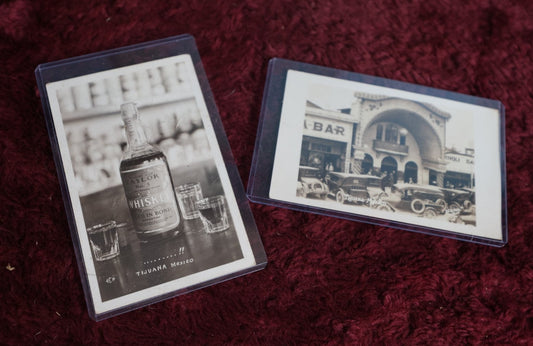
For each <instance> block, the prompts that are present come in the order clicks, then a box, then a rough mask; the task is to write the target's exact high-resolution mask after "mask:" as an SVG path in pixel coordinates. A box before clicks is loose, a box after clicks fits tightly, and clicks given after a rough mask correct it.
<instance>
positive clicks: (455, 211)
mask: <svg viewBox="0 0 533 346" xmlns="http://www.w3.org/2000/svg"><path fill="white" fill-rule="evenodd" d="M449 208H450V211H451V212H452V214H459V213H460V212H461V206H460V205H459V203H457V202H452V203H450V207H449Z"/></svg>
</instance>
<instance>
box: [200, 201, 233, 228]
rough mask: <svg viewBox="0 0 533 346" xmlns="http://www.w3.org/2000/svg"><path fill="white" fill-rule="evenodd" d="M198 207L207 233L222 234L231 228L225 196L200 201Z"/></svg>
mask: <svg viewBox="0 0 533 346" xmlns="http://www.w3.org/2000/svg"><path fill="white" fill-rule="evenodd" d="M196 205H197V206H198V210H199V211H200V217H201V219H202V222H203V224H204V227H205V231H206V232H207V233H216V232H222V231H225V230H227V229H228V228H229V221H228V214H227V211H226V200H225V198H224V196H213V197H207V198H204V199H202V200H199V201H198V202H197V203H196Z"/></svg>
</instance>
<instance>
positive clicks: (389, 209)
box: [377, 204, 394, 212]
mask: <svg viewBox="0 0 533 346" xmlns="http://www.w3.org/2000/svg"><path fill="white" fill-rule="evenodd" d="M377 209H378V210H381V211H389V212H390V211H394V210H392V208H391V207H389V206H388V205H386V204H382V205H380V206H378V207H377Z"/></svg>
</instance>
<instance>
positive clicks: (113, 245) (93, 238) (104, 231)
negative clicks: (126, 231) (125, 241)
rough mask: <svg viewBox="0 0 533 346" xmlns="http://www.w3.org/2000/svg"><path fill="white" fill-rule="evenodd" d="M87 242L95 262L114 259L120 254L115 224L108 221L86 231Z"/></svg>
mask: <svg viewBox="0 0 533 346" xmlns="http://www.w3.org/2000/svg"><path fill="white" fill-rule="evenodd" d="M87 234H88V236H89V242H90V244H91V248H92V250H93V254H94V258H95V259H96V260H97V261H105V260H108V259H111V258H115V257H117V256H118V255H119V254H120V247H119V243H118V232H117V223H116V222H115V221H109V222H107V223H104V224H99V225H95V226H92V227H90V228H88V229H87Z"/></svg>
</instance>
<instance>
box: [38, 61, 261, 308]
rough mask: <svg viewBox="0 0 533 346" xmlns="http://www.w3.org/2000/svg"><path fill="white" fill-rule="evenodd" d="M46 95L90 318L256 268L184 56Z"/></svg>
mask: <svg viewBox="0 0 533 346" xmlns="http://www.w3.org/2000/svg"><path fill="white" fill-rule="evenodd" d="M46 88H47V93H48V95H49V101H50V105H51V110H52V116H53V118H54V125H55V127H56V133H57V139H58V142H59V147H60V151H61V158H62V161H63V166H64V169H65V176H66V180H67V185H68V189H69V193H70V198H71V201H72V208H73V210H74V215H75V219H76V220H75V221H76V226H77V232H78V237H79V241H80V244H81V252H82V255H83V258H84V262H85V266H86V271H87V273H88V278H87V279H88V283H89V287H90V289H91V294H92V300H93V302H94V305H95V313H96V314H98V313H103V312H106V311H111V310H114V309H117V308H121V307H124V306H127V305H130V304H135V303H136V302H139V301H143V300H146V299H150V298H153V297H157V296H160V295H162V294H164V293H169V292H173V291H176V290H179V289H183V288H186V287H190V286H194V285H197V284H201V283H202V282H204V281H207V280H212V279H215V278H217V277H223V276H227V275H230V274H231V273H233V272H238V271H242V270H244V269H246V268H250V267H253V266H254V265H256V262H255V258H254V256H253V253H252V249H251V246H250V243H249V239H248V236H247V232H246V227H245V225H244V222H243V220H242V216H241V213H240V210H239V207H238V203H237V201H236V197H235V195H234V192H233V190H232V187H231V182H230V178H229V176H228V173H227V171H226V169H225V165H224V161H223V159H222V155H221V152H220V148H219V147H218V143H217V140H216V136H215V132H214V129H213V125H212V123H211V121H210V117H209V113H208V111H207V108H206V104H205V102H204V99H203V94H202V90H201V88H200V85H199V82H198V79H197V76H196V73H195V69H194V66H193V63H192V60H191V57H190V56H189V55H187V54H184V55H179V56H174V57H170V58H164V59H160V60H153V61H149V62H146V63H141V64H135V65H131V66H127V67H121V68H117V69H113V70H106V71H103V72H98V73H93V74H88V75H84V76H82V77H76V78H72V79H67V80H62V81H59V82H54V83H48V84H47V85H46Z"/></svg>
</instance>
